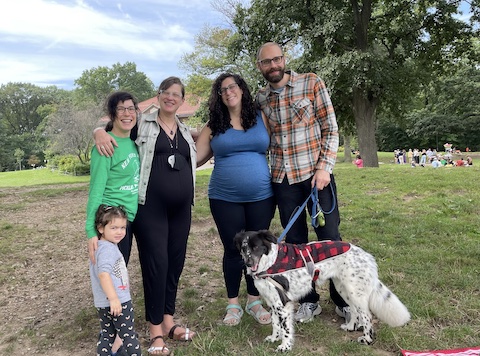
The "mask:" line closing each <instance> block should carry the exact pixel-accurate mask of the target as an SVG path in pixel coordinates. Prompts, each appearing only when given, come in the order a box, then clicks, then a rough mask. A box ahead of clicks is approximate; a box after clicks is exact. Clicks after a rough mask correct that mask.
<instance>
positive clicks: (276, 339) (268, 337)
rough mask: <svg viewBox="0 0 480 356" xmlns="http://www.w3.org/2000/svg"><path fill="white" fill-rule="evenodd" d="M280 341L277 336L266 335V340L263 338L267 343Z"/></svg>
mask: <svg viewBox="0 0 480 356" xmlns="http://www.w3.org/2000/svg"><path fill="white" fill-rule="evenodd" d="M278 340H280V338H279V337H278V335H268V336H267V337H266V338H265V341H268V342H275V341H278Z"/></svg>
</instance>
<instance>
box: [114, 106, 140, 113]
mask: <svg viewBox="0 0 480 356" xmlns="http://www.w3.org/2000/svg"><path fill="white" fill-rule="evenodd" d="M116 109H117V113H119V114H124V113H125V111H127V110H128V112H129V113H130V114H134V113H135V112H136V111H137V109H135V106H129V107H128V108H126V107H124V106H117V108H116Z"/></svg>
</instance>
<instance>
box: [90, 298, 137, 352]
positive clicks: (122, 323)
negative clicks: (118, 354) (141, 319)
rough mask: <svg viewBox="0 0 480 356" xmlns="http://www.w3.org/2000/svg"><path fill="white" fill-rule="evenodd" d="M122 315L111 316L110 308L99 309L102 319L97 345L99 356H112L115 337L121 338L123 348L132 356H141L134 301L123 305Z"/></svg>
mask: <svg viewBox="0 0 480 356" xmlns="http://www.w3.org/2000/svg"><path fill="white" fill-rule="evenodd" d="M122 309H123V310H122V313H121V314H120V315H118V316H112V314H110V307H108V308H97V311H98V316H99V317H100V328H101V332H100V336H99V338H98V343H97V355H98V356H110V355H111V350H112V345H113V342H114V341H115V337H116V336H117V334H118V336H120V339H122V341H123V347H124V348H125V350H126V351H127V354H128V355H130V356H141V355H142V351H141V349H140V343H139V342H138V338H137V333H136V332H135V328H134V313H133V305H132V301H130V300H129V301H128V302H126V303H122Z"/></svg>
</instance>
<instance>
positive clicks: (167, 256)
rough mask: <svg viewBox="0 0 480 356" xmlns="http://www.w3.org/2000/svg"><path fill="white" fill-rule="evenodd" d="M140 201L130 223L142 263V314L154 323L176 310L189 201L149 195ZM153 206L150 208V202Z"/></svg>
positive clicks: (187, 223) (158, 322)
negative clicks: (164, 200) (171, 201)
mask: <svg viewBox="0 0 480 356" xmlns="http://www.w3.org/2000/svg"><path fill="white" fill-rule="evenodd" d="M150 203H151V204H149V200H147V204H145V205H139V206H138V212H137V216H136V217H135V221H134V223H133V231H134V234H135V237H136V240H137V246H138V253H139V259H140V265H141V267H142V277H143V290H144V294H145V318H146V320H147V321H149V322H150V323H152V324H154V325H159V324H161V323H162V322H163V316H164V315H165V314H169V315H173V314H174V313H175V301H176V299H177V289H178V282H179V280H180V275H181V274H182V271H183V266H184V264H185V255H186V252H187V240H188V234H189V232H190V224H191V217H192V215H191V214H192V209H191V205H190V204H189V203H188V202H187V203H186V204H180V205H178V206H174V205H173V204H162V203H161V202H158V201H155V199H153V197H152V198H150ZM151 205H153V206H155V208H152V206H151Z"/></svg>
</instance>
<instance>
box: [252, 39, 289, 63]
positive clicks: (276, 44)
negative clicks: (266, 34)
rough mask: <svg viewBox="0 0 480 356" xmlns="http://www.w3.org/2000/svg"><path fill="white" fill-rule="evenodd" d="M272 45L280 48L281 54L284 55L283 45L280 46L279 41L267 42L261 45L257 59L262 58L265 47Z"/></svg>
mask: <svg viewBox="0 0 480 356" xmlns="http://www.w3.org/2000/svg"><path fill="white" fill-rule="evenodd" d="M272 46H273V47H276V48H278V49H279V50H280V53H281V55H282V56H283V50H282V47H280V45H279V44H278V43H277V42H266V43H264V44H263V45H261V46H260V48H259V49H258V51H257V61H258V60H260V58H261V57H260V56H261V55H262V51H263V50H264V49H265V48H270V47H272Z"/></svg>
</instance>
